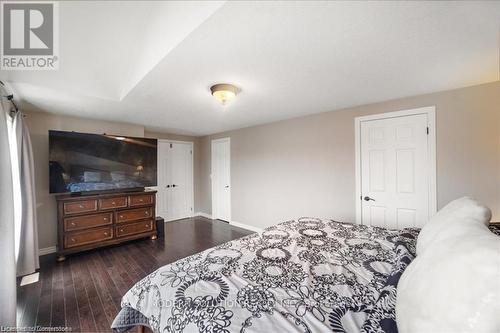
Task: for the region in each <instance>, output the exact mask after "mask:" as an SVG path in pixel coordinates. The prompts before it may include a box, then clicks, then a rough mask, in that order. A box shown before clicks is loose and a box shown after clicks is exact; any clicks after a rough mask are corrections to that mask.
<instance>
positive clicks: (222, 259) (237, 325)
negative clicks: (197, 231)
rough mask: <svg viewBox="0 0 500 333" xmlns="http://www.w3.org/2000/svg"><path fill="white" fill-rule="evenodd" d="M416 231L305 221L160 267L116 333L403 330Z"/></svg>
mask: <svg viewBox="0 0 500 333" xmlns="http://www.w3.org/2000/svg"><path fill="white" fill-rule="evenodd" d="M418 232H419V230H418V229H403V230H388V229H384V228H379V227H369V226H363V225H357V224H349V223H341V222H336V221H333V220H325V219H318V218H309V217H304V218H300V219H297V220H292V221H287V222H283V223H280V224H278V225H275V226H272V227H269V228H267V229H265V230H264V231H263V232H261V233H255V234H251V235H249V236H246V237H243V238H240V239H237V240H234V241H231V242H228V243H225V244H222V245H220V246H217V247H214V248H211V249H208V250H206V251H204V252H201V253H198V254H195V255H193V256H190V257H187V258H184V259H181V260H179V261H177V262H174V263H172V264H169V265H166V266H163V267H161V268H159V269H158V270H156V271H155V272H153V273H151V274H150V275H148V276H147V277H145V278H144V279H142V280H141V281H139V282H138V283H137V284H136V285H135V286H134V287H132V288H131V289H130V290H129V291H128V292H127V293H126V294H125V296H124V297H123V299H122V310H121V311H120V313H119V314H118V315H117V317H116V319H115V320H114V322H113V325H112V327H113V329H114V330H115V331H117V332H123V331H126V330H128V329H130V328H132V327H134V326H146V327H149V328H150V329H151V330H153V331H154V332H161V333H164V332H207V333H208V332H323V331H333V332H359V331H361V332H397V327H396V322H395V303H396V286H397V283H398V280H399V277H400V276H401V274H402V273H403V271H404V270H405V268H406V267H407V266H408V265H409V263H410V262H411V261H412V260H413V258H414V256H415V246H416V238H417V235H418Z"/></svg>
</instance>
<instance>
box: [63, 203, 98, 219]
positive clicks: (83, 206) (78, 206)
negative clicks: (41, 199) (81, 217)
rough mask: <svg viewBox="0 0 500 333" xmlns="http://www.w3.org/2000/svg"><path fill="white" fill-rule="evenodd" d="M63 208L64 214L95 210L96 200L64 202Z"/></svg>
mask: <svg viewBox="0 0 500 333" xmlns="http://www.w3.org/2000/svg"><path fill="white" fill-rule="evenodd" d="M63 210H64V214H65V215H71V214H79V213H88V212H97V200H81V201H74V202H65V203H64V205H63Z"/></svg>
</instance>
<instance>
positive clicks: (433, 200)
mask: <svg viewBox="0 0 500 333" xmlns="http://www.w3.org/2000/svg"><path fill="white" fill-rule="evenodd" d="M418 114H426V115H427V127H428V128H429V136H428V140H427V151H428V153H429V164H428V170H429V214H430V216H432V215H434V214H435V213H436V212H437V195H436V171H437V168H436V107H435V106H426V107H422V108H417V109H409V110H401V111H395V112H386V113H380V114H374V115H369V116H363V117H356V118H354V138H355V139H354V140H355V141H354V142H355V154H356V165H355V168H356V169H355V170H356V191H355V192H356V197H355V198H354V199H355V202H356V223H358V224H362V211H361V210H362V206H361V185H362V184H361V123H362V122H363V121H370V120H379V119H387V118H396V117H405V116H412V115H418ZM430 216H429V217H430Z"/></svg>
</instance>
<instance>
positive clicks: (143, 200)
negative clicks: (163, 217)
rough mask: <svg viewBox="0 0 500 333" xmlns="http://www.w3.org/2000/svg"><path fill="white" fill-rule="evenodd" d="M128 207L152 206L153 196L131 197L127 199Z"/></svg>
mask: <svg viewBox="0 0 500 333" xmlns="http://www.w3.org/2000/svg"><path fill="white" fill-rule="evenodd" d="M128 200H129V202H130V207H137V206H144V205H151V204H153V196H152V195H151V194H144V195H131V196H129V197H128Z"/></svg>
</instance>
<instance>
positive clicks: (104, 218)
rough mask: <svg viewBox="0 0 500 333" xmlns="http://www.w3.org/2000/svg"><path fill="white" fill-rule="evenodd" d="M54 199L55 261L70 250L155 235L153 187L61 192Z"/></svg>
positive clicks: (75, 250) (80, 249)
mask: <svg viewBox="0 0 500 333" xmlns="http://www.w3.org/2000/svg"><path fill="white" fill-rule="evenodd" d="M56 200H57V215H58V217H57V219H58V229H57V230H58V242H59V244H58V252H57V254H58V257H57V260H58V261H62V260H64V259H65V258H66V257H65V256H66V255H67V254H70V253H76V252H80V251H85V250H90V249H94V248H97V247H101V246H106V245H112V244H118V243H121V242H124V241H129V240H132V239H138V238H144V237H151V238H152V239H156V223H155V217H156V214H155V203H156V191H142V192H125V193H113V194H99V195H89V196H71V195H61V196H57V197H56Z"/></svg>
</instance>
